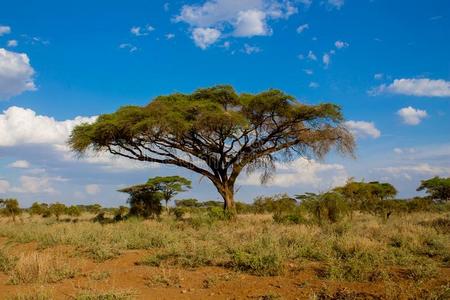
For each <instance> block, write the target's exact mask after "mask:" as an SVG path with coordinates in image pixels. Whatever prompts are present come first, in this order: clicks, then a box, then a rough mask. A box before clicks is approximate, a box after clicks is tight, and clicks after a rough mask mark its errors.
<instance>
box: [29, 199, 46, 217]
mask: <svg viewBox="0 0 450 300" xmlns="http://www.w3.org/2000/svg"><path fill="white" fill-rule="evenodd" d="M47 208H48V206H45V207H44V205H43V204H41V203H39V202H34V203H33V204H32V205H31V207H30V209H29V212H30V215H32V216H33V215H42V214H43V213H44V210H45V209H47Z"/></svg>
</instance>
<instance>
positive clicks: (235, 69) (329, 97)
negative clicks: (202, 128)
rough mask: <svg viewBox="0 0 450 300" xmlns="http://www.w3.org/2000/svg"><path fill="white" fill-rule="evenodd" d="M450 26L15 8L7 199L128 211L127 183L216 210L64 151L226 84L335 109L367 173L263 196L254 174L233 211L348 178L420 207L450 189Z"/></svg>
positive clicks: (445, 11) (294, 7)
mask: <svg viewBox="0 0 450 300" xmlns="http://www.w3.org/2000/svg"><path fill="white" fill-rule="evenodd" d="M93 2H95V3H93ZM449 12H450V3H449V2H448V1H445V0H442V1H440V0H436V1H427V2H425V1H383V0H372V1H370V0H360V1H355V0H326V1H325V0H324V1H320V0H311V1H310V0H301V1H299V0H297V1H296V0H291V1H287V0H247V1H236V0H214V1H213V0H210V1H205V0H202V1H200V0H198V1H76V2H70V3H62V2H61V1H14V2H11V1H10V2H8V3H4V4H2V9H1V10H0V198H1V197H17V198H19V199H20V200H21V202H22V203H23V204H24V205H25V206H26V205H28V204H31V203H32V202H33V201H48V202H50V201H61V202H65V203H85V202H87V203H93V202H100V203H102V204H104V205H119V204H123V201H124V200H125V196H124V195H121V194H119V193H117V192H115V190H117V188H119V187H121V186H122V185H128V184H134V183H139V182H142V181H145V180H146V178H148V177H150V176H155V175H165V174H167V175H170V174H181V175H185V176H188V177H190V178H191V179H192V180H193V181H194V189H193V190H192V191H191V192H189V193H185V194H184V195H180V197H191V196H193V197H197V198H199V199H202V200H207V199H219V198H218V195H217V193H216V192H215V191H214V189H213V188H212V186H211V185H210V184H209V182H207V181H206V180H205V179H204V180H202V181H200V180H199V179H200V178H199V177H198V176H197V175H195V174H191V173H189V172H188V171H184V170H180V169H176V168H172V167H170V168H168V167H166V166H159V167H158V166H147V165H142V164H138V163H133V162H128V161H123V160H118V161H117V160H114V159H111V157H109V156H106V155H102V156H96V157H94V156H92V157H87V158H84V159H82V160H78V159H76V158H74V157H73V155H72V154H71V153H70V152H69V151H68V150H67V149H66V147H65V145H64V141H65V140H66V139H67V136H68V134H69V133H70V129H71V128H73V126H75V125H76V124H79V123H80V122H82V121H90V120H91V121H92V120H93V118H91V117H95V116H97V115H99V114H102V113H108V112H112V111H114V110H116V109H117V108H118V107H120V106H122V105H127V104H137V105H143V104H146V103H148V102H149V101H151V99H152V98H154V97H155V96H157V95H161V94H168V93H172V92H186V93H188V92H192V91H193V90H195V89H197V88H200V87H207V86H211V85H215V84H223V83H227V84H232V85H233V86H234V87H235V88H236V89H237V91H239V92H258V91H262V90H266V89H268V88H277V89H281V90H283V91H285V92H287V93H289V94H292V95H293V96H295V97H296V98H297V99H299V100H300V101H302V102H306V103H310V104H317V103H320V102H323V101H329V102H335V103H338V104H340V105H342V107H343V111H344V113H345V116H346V118H347V120H348V121H349V122H348V123H347V125H348V126H349V128H350V129H351V130H353V131H354V133H355V135H356V136H357V143H358V150H357V159H356V160H352V159H349V158H342V157H339V156H336V155H335V154H333V153H331V154H330V155H329V156H328V157H327V159H325V160H324V161H320V162H319V161H313V162H309V163H308V162H306V161H305V160H303V159H299V160H297V161H296V162H294V164H292V165H290V166H280V168H279V169H280V170H279V172H278V173H277V176H276V177H275V178H274V180H273V182H271V183H269V184H268V185H267V186H264V187H261V186H259V185H258V183H257V182H256V180H255V178H253V177H252V176H250V177H246V176H245V175H243V176H242V178H241V179H240V182H239V185H240V188H239V192H238V194H237V196H236V198H238V199H240V200H244V201H247V202H249V201H251V200H252V199H253V197H255V196H256V195H259V194H273V193H279V192H288V193H290V194H296V193H302V192H305V191H324V190H326V189H328V188H330V187H332V186H334V185H336V184H339V183H342V182H343V181H345V180H346V178H348V177H355V178H357V179H364V180H387V181H390V182H392V183H394V184H395V185H396V187H397V188H398V189H399V191H400V196H402V197H409V196H414V195H416V192H415V188H416V187H417V186H418V184H419V182H420V180H421V179H425V178H429V177H431V176H434V175H439V176H450V138H449V137H450V134H449V130H450V125H449V124H450V122H449V119H450V117H449V113H450V15H449ZM77 117H78V118H77Z"/></svg>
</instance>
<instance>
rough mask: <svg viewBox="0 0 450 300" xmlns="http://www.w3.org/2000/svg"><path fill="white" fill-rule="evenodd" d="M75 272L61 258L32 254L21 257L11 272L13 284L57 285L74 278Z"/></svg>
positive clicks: (10, 279)
mask: <svg viewBox="0 0 450 300" xmlns="http://www.w3.org/2000/svg"><path fill="white" fill-rule="evenodd" d="M75 273H76V272H75V270H73V269H72V268H71V267H70V266H68V265H67V263H66V262H65V261H63V260H62V259H61V258H58V257H55V256H51V255H48V254H39V253H31V254H28V255H22V256H20V257H19V259H18V261H17V264H16V266H15V267H14V269H13V270H12V271H11V276H10V278H9V281H10V283H11V284H22V283H24V284H27V283H55V282H58V281H61V280H63V279H66V278H73V277H74V276H75Z"/></svg>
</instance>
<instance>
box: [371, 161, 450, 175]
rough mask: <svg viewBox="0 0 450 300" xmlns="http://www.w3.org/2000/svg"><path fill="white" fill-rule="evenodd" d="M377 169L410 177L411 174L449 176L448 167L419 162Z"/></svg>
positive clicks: (449, 168) (449, 169) (449, 170)
mask: <svg viewBox="0 0 450 300" xmlns="http://www.w3.org/2000/svg"><path fill="white" fill-rule="evenodd" d="M378 170H380V171H383V172H386V173H389V174H391V175H395V176H399V177H404V178H407V179H409V178H411V174H418V175H427V176H450V167H443V166H433V165H430V164H428V163H420V164H414V165H406V166H397V167H386V168H379V169H378Z"/></svg>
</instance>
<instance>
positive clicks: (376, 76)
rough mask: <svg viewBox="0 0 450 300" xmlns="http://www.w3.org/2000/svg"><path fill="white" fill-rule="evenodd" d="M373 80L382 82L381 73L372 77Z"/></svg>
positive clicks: (382, 75) (382, 76)
mask: <svg viewBox="0 0 450 300" xmlns="http://www.w3.org/2000/svg"><path fill="white" fill-rule="evenodd" d="M373 78H374V79H375V80H382V79H383V78H384V74H383V73H377V74H375V75H373Z"/></svg>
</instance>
